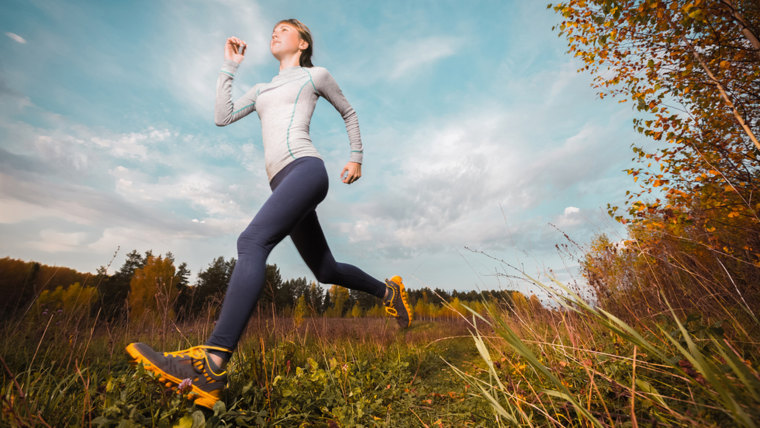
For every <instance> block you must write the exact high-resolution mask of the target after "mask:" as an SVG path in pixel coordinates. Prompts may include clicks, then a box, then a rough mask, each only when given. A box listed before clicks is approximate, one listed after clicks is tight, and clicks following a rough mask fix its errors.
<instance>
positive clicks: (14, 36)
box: [5, 32, 26, 45]
mask: <svg viewBox="0 0 760 428" xmlns="http://www.w3.org/2000/svg"><path fill="white" fill-rule="evenodd" d="M5 35H6V36H8V37H10V38H11V40H13V41H14V42H16V43H21V44H22V45H23V44H26V39H24V38H23V37H21V36H19V35H18V34H16V33H11V32H7V33H5Z"/></svg>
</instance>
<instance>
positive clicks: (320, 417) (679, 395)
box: [1, 293, 760, 427]
mask: <svg viewBox="0 0 760 428" xmlns="http://www.w3.org/2000/svg"><path fill="white" fill-rule="evenodd" d="M565 295H566V296H567V295H568V294H567V293H566V294H565ZM557 302H558V304H559V305H560V307H559V309H555V310H547V309H544V308H541V307H535V306H531V305H530V304H527V305H524V306H522V307H515V308H513V309H510V310H506V309H491V312H490V313H487V314H477V315H476V314H473V313H468V314H465V316H463V317H462V318H461V319H459V320H452V321H428V322H416V323H415V324H414V325H413V327H412V328H410V329H408V330H405V331H400V330H399V329H398V327H397V325H396V323H395V322H394V321H393V320H390V319H386V318H356V319H352V318H324V317H315V318H309V317H307V318H304V319H303V321H302V322H301V323H300V325H296V323H295V322H294V320H293V319H291V318H277V317H265V316H257V317H254V318H253V319H252V320H251V323H250V325H249V328H248V330H247V333H246V336H245V337H244V339H243V340H242V341H241V344H240V346H239V348H238V350H237V351H236V353H235V355H234V357H233V359H232V361H231V363H230V364H231V365H230V369H231V375H230V378H229V388H228V390H227V391H226V392H225V393H224V395H223V400H222V402H220V403H217V406H216V407H215V408H214V409H213V410H207V409H204V408H199V407H195V406H193V404H192V403H191V402H190V401H188V400H187V399H185V398H184V397H183V396H182V395H181V394H178V393H177V391H176V390H167V389H164V388H163V387H162V386H161V385H160V384H159V382H158V381H157V380H154V379H153V378H152V377H151V376H150V375H149V374H148V373H145V372H144V371H142V370H141V369H139V368H137V367H135V366H132V365H130V363H129V361H128V358H127V355H126V353H125V352H124V350H123V349H124V346H125V345H126V344H127V343H129V342H132V341H142V342H146V343H148V344H150V345H152V346H154V347H155V348H157V349H162V350H177V349H182V348H186V347H189V346H192V345H195V344H198V343H202V342H203V340H205V338H206V337H207V335H208V333H209V330H210V328H211V326H212V323H211V322H210V321H209V320H198V321H195V322H193V323H188V324H183V325H176V324H174V323H172V322H170V321H169V322H167V321H166V320H164V321H162V322H157V323H145V324H143V325H139V326H135V325H131V326H130V325H107V324H104V323H102V322H99V321H98V317H89V316H82V315H77V314H74V313H72V314H67V313H66V312H65V311H54V312H52V313H43V314H36V315H34V314H31V313H30V314H27V315H26V316H24V317H23V318H21V319H20V320H17V321H15V322H11V323H6V324H5V325H4V326H3V328H2V330H3V331H2V332H1V333H2V335H3V337H4V341H3V344H2V349H1V351H2V354H1V355H2V364H3V382H2V394H1V397H2V419H3V425H10V426H56V427H57V426H90V425H94V426H167V427H172V426H180V427H190V426H262V425H263V426H331V427H335V426H346V427H349V426H351V427H353V426H392V427H406V426H515V425H517V426H633V427H638V426H756V424H757V422H756V421H758V420H760V410H759V409H760V375H758V367H760V365H759V360H758V355H760V353H758V351H760V349H758V345H759V343H758V341H757V340H756V339H754V338H756V332H757V325H754V326H753V325H751V324H745V325H744V326H743V327H742V328H737V326H735V325H728V324H725V323H723V322H721V321H720V320H714V319H704V318H702V317H701V316H699V315H697V314H693V313H691V314H689V313H684V312H683V311H679V310H677V309H673V310H672V311H666V312H663V313H659V314H655V315H653V316H650V317H646V318H634V319H628V320H626V321H623V320H622V319H620V318H617V317H615V316H613V315H612V314H609V313H606V312H604V311H601V310H599V309H596V308H594V307H591V306H588V305H587V304H586V303H584V302H583V301H582V300H580V299H578V298H574V297H572V296H571V297H569V298H562V297H557ZM492 308H493V307H492Z"/></svg>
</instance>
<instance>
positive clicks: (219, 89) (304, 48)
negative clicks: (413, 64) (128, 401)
mask: <svg viewBox="0 0 760 428" xmlns="http://www.w3.org/2000/svg"><path fill="white" fill-rule="evenodd" d="M269 46H270V50H271V52H272V55H274V57H275V58H276V59H277V60H278V61H279V62H280V72H279V74H278V75H277V76H275V77H274V78H273V79H272V81H271V82H269V83H260V84H257V85H255V86H254V87H253V88H251V89H250V90H249V91H248V92H247V93H246V94H245V95H243V96H242V97H240V98H239V99H237V100H235V101H234V102H233V101H232V81H233V80H234V78H235V72H236V71H237V69H238V66H239V65H240V63H241V61H243V58H244V55H245V50H246V47H247V45H246V43H245V42H244V41H242V40H240V39H238V38H237V37H230V38H228V39H227V42H226V44H225V47H224V58H225V60H224V64H223V65H222V69H221V71H220V73H219V77H218V80H217V85H216V106H215V110H214V116H215V121H216V124H217V125H218V126H225V125H229V124H230V123H233V122H236V121H238V120H240V119H242V118H243V117H245V116H247V115H248V114H250V113H252V112H254V111H256V112H257V113H258V115H259V118H260V119H261V130H262V134H263V135H262V141H263V144H264V158H265V162H266V172H267V176H268V178H269V186H270V187H271V189H272V194H271V195H270V196H269V198H268V199H267V200H266V202H264V205H262V207H261V209H260V210H259V212H258V213H257V214H256V216H255V217H254V218H253V221H251V223H250V224H249V225H248V227H247V228H246V229H245V230H244V231H243V233H242V234H241V235H240V237H239V238H238V241H237V248H238V259H237V263H236V264H235V269H234V270H233V272H232V276H231V279H230V283H229V286H228V288H227V294H226V295H225V297H224V302H223V304H222V310H221V313H220V315H219V319H218V320H217V323H216V326H215V327H214V331H213V333H212V334H211V337H209V339H208V340H207V341H206V344H205V345H201V346H195V347H192V348H189V349H185V350H181V351H177V352H157V351H154V350H153V349H151V348H150V347H149V346H148V345H146V344H143V343H131V344H129V345H128V346H127V348H126V349H127V352H128V353H129V355H130V356H131V357H132V358H133V359H134V360H135V361H136V362H138V363H142V364H143V366H144V367H145V368H146V369H147V370H149V371H151V372H153V373H155V374H157V375H158V376H159V379H160V380H161V382H163V383H165V384H166V386H167V387H173V386H174V385H179V384H180V383H182V382H183V381H185V385H186V384H187V381H186V379H190V380H191V382H192V392H191V393H190V394H189V395H190V398H192V399H194V400H195V403H196V404H198V405H201V406H204V407H208V408H213V406H214V404H215V403H216V402H217V401H219V399H220V396H221V393H222V390H223V389H224V388H225V386H226V384H227V371H226V364H227V361H229V359H230V357H232V351H233V350H234V349H235V347H236V346H237V343H238V341H239V340H240V336H241V334H242V333H243V330H244V328H245V326H246V324H247V323H248V319H249V318H250V315H251V312H252V311H253V309H254V307H255V306H256V301H257V300H258V297H259V293H260V292H261V289H262V287H263V285H264V282H265V279H266V261H267V257H268V255H269V253H270V252H271V251H272V249H273V248H274V247H275V245H277V244H278V243H279V242H280V241H282V240H283V239H284V238H285V237H286V236H288V235H290V238H291V239H292V240H293V243H294V244H295V246H296V248H297V249H298V252H299V254H300V255H301V257H302V258H303V260H304V261H305V262H306V264H307V265H308V267H309V269H311V271H312V272H313V273H314V275H315V276H316V278H317V280H319V282H322V283H327V284H338V285H341V286H343V287H347V288H350V289H353V290H359V291H363V292H365V293H370V294H372V295H375V296H377V297H378V298H381V299H383V304H384V305H385V309H386V312H387V313H388V314H390V315H391V316H393V317H395V318H396V320H397V321H398V323H399V325H400V326H401V327H402V328H406V327H409V325H411V322H412V316H413V314H412V309H411V307H410V306H409V303H408V299H407V294H406V291H405V289H404V284H403V282H402V281H401V278H400V277H398V276H394V277H392V278H391V279H390V280H386V281H385V283H383V282H380V281H378V280H377V279H375V278H373V277H371V276H369V275H368V274H366V273H365V272H364V271H362V270H360V269H359V268H357V267H355V266H352V265H349V264H344V263H338V262H336V261H335V259H334V258H333V256H332V253H331V252H330V248H329V247H328V246H327V241H326V240H325V236H324V233H323V232H322V228H321V226H320V225H319V221H318V219H317V213H316V211H315V209H316V207H317V205H318V204H319V203H320V202H322V200H323V199H324V198H325V196H326V195H327V187H328V178H327V171H326V170H325V165H324V162H323V161H322V159H321V158H320V156H319V153H318V152H317V150H316V149H315V147H314V145H313V144H312V142H311V138H310V136H309V124H310V122H311V116H312V113H313V112H314V107H315V105H316V103H317V99H318V98H319V97H320V96H321V97H323V98H325V99H326V100H327V101H329V102H330V104H332V105H333V107H335V109H336V110H337V111H338V112H339V113H340V114H341V116H342V117H343V120H344V122H345V124H346V131H347V133H348V140H349V143H350V148H351V154H350V158H349V159H350V160H349V162H348V163H347V164H346V166H345V167H344V168H343V170H342V171H341V173H340V177H341V180H342V181H343V183H346V184H351V183H353V182H355V181H356V180H358V179H359V178H360V177H361V175H362V172H361V163H362V155H363V150H362V141H361V137H360V134H359V122H358V119H357V117H356V112H355V111H354V109H353V108H352V107H351V105H350V104H349V103H348V101H347V100H346V98H345V97H344V96H343V93H342V92H341V90H340V88H339V87H338V84H337V83H336V82H335V80H334V79H333V77H332V76H331V75H330V73H329V72H328V71H327V70H326V69H324V68H322V67H315V66H314V65H312V63H311V56H312V51H313V42H312V37H311V33H310V31H309V29H308V28H307V27H306V26H305V25H304V24H303V23H301V22H300V21H298V20H296V19H287V20H283V21H280V22H278V23H277V25H275V27H274V30H273V32H272V39H271V41H270V45H269Z"/></svg>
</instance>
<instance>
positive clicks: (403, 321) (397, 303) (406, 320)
mask: <svg viewBox="0 0 760 428" xmlns="http://www.w3.org/2000/svg"><path fill="white" fill-rule="evenodd" d="M385 286H386V287H387V288H388V295H387V296H386V297H385V298H383V305H385V312H387V313H388V314H389V315H390V316H392V317H394V318H396V321H398V325H400V326H401V328H407V327H409V326H410V325H412V318H413V317H414V314H413V311H412V307H411V306H410V305H409V298H408V297H407V294H406V289H405V288H404V283H403V282H402V281H401V277H400V276H394V277H393V278H391V279H386V280H385Z"/></svg>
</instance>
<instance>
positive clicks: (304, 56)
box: [275, 18, 314, 67]
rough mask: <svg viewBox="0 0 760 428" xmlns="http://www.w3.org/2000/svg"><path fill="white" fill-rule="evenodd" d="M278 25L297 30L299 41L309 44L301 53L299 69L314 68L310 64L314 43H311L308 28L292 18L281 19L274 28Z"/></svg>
mask: <svg viewBox="0 0 760 428" xmlns="http://www.w3.org/2000/svg"><path fill="white" fill-rule="evenodd" d="M280 24H288V25H292V26H293V27H295V29H296V30H298V36H299V37H300V38H301V40H303V41H305V42H306V43H308V44H309V46H308V47H307V48H306V49H304V50H302V51H301V59H300V65H301V67H314V64H312V63H311V55H312V53H313V45H314V42H313V41H312V38H311V31H309V27H307V26H306V25H304V23H303V22H301V21H299V20H297V19H294V18H291V19H283V20H282V21H280V22H278V23H277V24H276V25H275V28H277V25H280Z"/></svg>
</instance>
